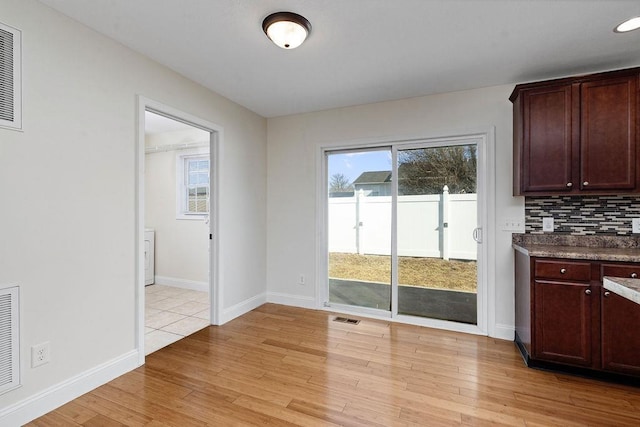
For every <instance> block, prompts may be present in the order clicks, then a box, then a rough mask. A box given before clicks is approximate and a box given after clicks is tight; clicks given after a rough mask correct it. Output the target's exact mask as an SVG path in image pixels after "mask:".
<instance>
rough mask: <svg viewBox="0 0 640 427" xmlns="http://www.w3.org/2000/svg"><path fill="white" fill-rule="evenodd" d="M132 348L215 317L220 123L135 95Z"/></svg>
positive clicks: (150, 347) (159, 342)
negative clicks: (134, 329)
mask: <svg viewBox="0 0 640 427" xmlns="http://www.w3.org/2000/svg"><path fill="white" fill-rule="evenodd" d="M138 113H139V137H138V150H137V153H138V156H139V157H138V172H139V173H138V194H137V202H138V215H137V224H138V238H137V242H138V262H137V265H138V275H137V276H138V286H137V295H138V334H137V340H138V350H139V360H140V364H143V363H144V357H145V355H148V354H150V353H152V352H154V351H156V350H158V349H160V348H162V347H164V346H166V345H169V344H171V343H173V342H175V341H178V340H179V339H181V338H183V337H184V336H187V335H190V334H191V333H193V332H196V331H197V330H199V329H202V328H204V327H206V326H208V325H210V324H215V323H216V322H217V313H218V310H217V309H218V307H219V304H220V301H219V297H218V295H219V290H218V287H217V280H216V277H217V275H216V272H217V269H216V266H217V263H216V260H217V253H218V252H217V239H215V238H214V236H217V220H216V219H217V215H216V214H217V194H218V191H217V185H218V179H217V177H218V168H217V158H218V157H217V150H218V144H219V140H220V138H219V137H220V132H221V129H220V128H218V127H217V126H216V125H213V124H210V123H207V122H206V121H203V120H201V119H198V118H196V117H192V116H189V115H187V114H186V113H183V112H180V111H177V110H175V109H172V108H170V107H168V106H164V105H161V104H159V103H156V102H154V101H151V100H148V99H144V98H140V103H139V112H138Z"/></svg>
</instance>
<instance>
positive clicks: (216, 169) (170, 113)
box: [135, 95, 223, 366]
mask: <svg viewBox="0 0 640 427" xmlns="http://www.w3.org/2000/svg"><path fill="white" fill-rule="evenodd" d="M137 101H138V107H137V115H138V117H137V119H138V132H137V138H136V148H135V150H136V195H135V203H136V218H135V221H136V227H135V233H136V236H135V251H136V262H135V267H136V270H135V271H136V281H135V282H136V283H135V294H136V348H137V350H138V365H139V366H140V365H144V360H145V354H144V353H145V352H144V335H145V334H144V309H145V303H144V300H145V292H144V287H145V283H144V282H145V280H144V228H145V224H144V213H145V211H144V209H145V206H144V197H145V192H144V177H145V111H151V112H154V113H157V114H160V115H162V116H165V117H167V118H170V119H173V120H177V121H179V122H183V123H186V124H188V125H190V126H193V127H196V128H199V129H202V130H204V131H206V132H209V134H210V135H211V137H210V139H209V155H210V164H211V166H212V167H211V169H212V170H211V174H210V182H211V184H212V185H210V202H209V211H210V215H209V233H210V234H211V235H212V236H213V238H212V239H211V240H210V241H209V302H210V319H211V322H210V323H211V324H212V325H218V324H220V313H221V309H222V290H221V289H220V283H219V280H218V279H219V263H218V254H219V239H218V237H217V236H219V233H218V227H219V223H218V218H219V215H218V213H219V203H218V202H219V200H218V197H219V194H220V191H219V189H220V175H221V174H220V152H221V145H222V139H223V128H222V127H221V126H218V125H216V124H215V123H211V122H209V121H207V120H203V119H201V118H199V117H196V116H192V115H190V114H187V113H185V112H183V111H180V110H177V109H175V108H173V107H170V106H168V105H164V104H162V103H160V102H157V101H154V100H152V99H149V98H145V97H144V96H140V95H139V96H138V99H137Z"/></svg>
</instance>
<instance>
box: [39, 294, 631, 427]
mask: <svg viewBox="0 0 640 427" xmlns="http://www.w3.org/2000/svg"><path fill="white" fill-rule="evenodd" d="M334 317H335V316H334V315H331V314H330V313H327V312H323V311H313V310H304V309H298V308H292V307H286V306H281V305H274V304H266V305H264V306H262V307H260V308H258V309H256V310H254V311H252V312H250V313H248V314H246V315H244V316H242V317H240V318H238V319H236V320H234V321H232V322H229V323H228V324H226V325H224V326H221V327H208V328H205V329H203V330H201V331H199V332H197V333H196V334H194V335H191V336H189V337H187V338H185V339H183V340H181V341H179V342H176V343H174V344H171V345H170V346H169V347H166V348H163V349H161V350H159V351H157V352H156V353H153V354H152V355H150V356H148V357H147V363H146V365H145V366H142V367H140V368H138V369H136V370H134V371H132V372H130V373H128V374H126V375H123V376H122V377H120V378H117V379H116V380H114V381H112V382H110V383H108V384H106V385H104V386H102V387H99V388H97V389H95V390H94V391H92V392H90V393H88V394H86V395H84V396H82V397H80V398H78V399H76V400H74V401H72V402H70V403H68V404H66V405H64V406H62V407H61V408H59V409H57V410H56V411H54V412H52V413H50V414H47V415H46V416H44V417H42V418H40V419H37V420H35V421H34V422H33V423H31V424H30V425H33V426H77V425H84V426H98V425H100V426H119V425H130V426H142V425H150V426H165V425H171V426H181V427H182V426H202V425H215V426H228V425H252V424H260V425H264V424H266V425H276V426H280V425H302V426H327V425H347V426H404V425H420V426H440V425H519V426H523V425H527V426H549V425H561V426H574V425H575V426H578V425H579V426H584V425H593V426H606V425H612V426H613V425H615V426H624V425H634V426H637V425H640V388H633V387H629V386H622V385H616V384H608V383H604V382H599V381H595V380H589V379H583V378H579V377H573V376H568V375H561V374H554V373H550V372H544V371H537V370H533V369H529V368H526V367H525V366H524V365H523V362H522V359H521V358H520V356H519V354H518V352H517V351H516V349H515V346H514V345H513V343H511V342H507V341H500V340H495V339H491V338H486V337H476V336H472V335H465V334H459V333H453V332H444V331H438V330H433V329H427V328H421V327H417V326H409V325H402V324H395V323H389V322H385V321H375V320H367V319H363V320H362V321H361V322H360V324H359V325H350V324H345V323H338V322H334V321H332V319H333V318H334Z"/></svg>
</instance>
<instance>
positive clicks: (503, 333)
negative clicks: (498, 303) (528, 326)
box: [492, 323, 516, 341]
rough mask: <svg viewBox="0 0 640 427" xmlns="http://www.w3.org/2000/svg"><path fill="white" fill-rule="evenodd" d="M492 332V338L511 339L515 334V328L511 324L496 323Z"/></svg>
mask: <svg viewBox="0 0 640 427" xmlns="http://www.w3.org/2000/svg"><path fill="white" fill-rule="evenodd" d="M493 332H494V334H493V335H492V338H498V339H501V340H507V341H513V340H514V339H515V336H516V328H515V326H513V325H502V324H499V323H496V326H495V329H494V331H493Z"/></svg>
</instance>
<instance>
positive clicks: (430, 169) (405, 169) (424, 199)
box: [397, 144, 478, 324]
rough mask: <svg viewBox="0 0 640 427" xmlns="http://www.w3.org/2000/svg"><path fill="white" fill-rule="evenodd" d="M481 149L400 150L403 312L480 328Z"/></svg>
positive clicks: (400, 300)
mask: <svg viewBox="0 0 640 427" xmlns="http://www.w3.org/2000/svg"><path fill="white" fill-rule="evenodd" d="M476 169H477V146H476V145H475V144H472V145H462V146H448V147H435V148H422V149H414V150H401V151H398V229H397V239H398V313H400V314H409V315H414V316H422V317H429V318H436V319H444V320H452V321H456V322H462V323H471V324H476V323H477V314H476V311H477V304H476V301H477V281H478V280H477V263H476V260H477V243H476V242H475V240H473V230H474V229H475V228H476V227H477V223H478V221H477V194H476V177H477V171H476Z"/></svg>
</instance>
